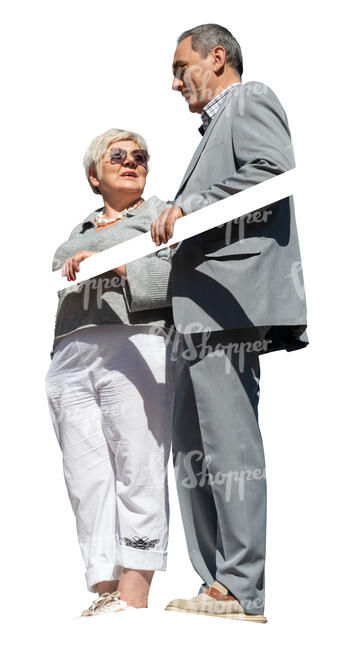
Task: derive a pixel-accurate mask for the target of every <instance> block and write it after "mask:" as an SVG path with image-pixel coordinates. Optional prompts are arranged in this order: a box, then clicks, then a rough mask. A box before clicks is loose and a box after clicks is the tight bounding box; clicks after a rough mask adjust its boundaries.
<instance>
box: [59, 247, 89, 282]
mask: <svg viewBox="0 0 361 650" xmlns="http://www.w3.org/2000/svg"><path fill="white" fill-rule="evenodd" d="M91 255H96V252H95V251H78V252H77V253H75V255H73V256H72V257H68V259H67V260H65V262H64V264H63V266H62V268H61V274H62V275H63V276H64V275H66V277H67V278H68V280H76V273H79V271H80V266H79V264H80V262H82V260H85V259H86V258H87V257H91Z"/></svg>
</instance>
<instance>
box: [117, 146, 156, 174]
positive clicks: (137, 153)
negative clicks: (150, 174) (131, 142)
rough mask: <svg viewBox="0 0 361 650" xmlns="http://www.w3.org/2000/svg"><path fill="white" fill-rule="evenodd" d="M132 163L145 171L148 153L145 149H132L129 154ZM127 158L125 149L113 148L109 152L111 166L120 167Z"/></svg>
mask: <svg viewBox="0 0 361 650" xmlns="http://www.w3.org/2000/svg"><path fill="white" fill-rule="evenodd" d="M131 155H132V156H133V159H134V161H135V162H136V163H137V165H142V166H143V167H145V169H147V163H148V160H149V153H148V152H147V151H146V150H145V149H134V151H132V152H131ZM127 156H128V151H127V150H126V149H121V148H120V147H113V148H112V149H111V150H110V164H111V165H122V164H123V163H124V162H125V161H126V159H127Z"/></svg>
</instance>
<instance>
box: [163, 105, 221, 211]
mask: <svg viewBox="0 0 361 650" xmlns="http://www.w3.org/2000/svg"><path fill="white" fill-rule="evenodd" d="M227 104H228V102H227V101H225V102H223V105H222V106H221V107H220V108H219V109H218V111H217V113H216V115H215V116H214V118H213V119H212V120H211V122H210V124H209V126H208V128H207V130H206V132H205V134H204V136H203V137H202V140H201V141H200V143H199V145H198V147H197V149H196V150H195V152H194V154H193V158H192V160H191V161H190V163H189V165H188V167H187V170H186V173H185V174H184V176H183V179H182V182H181V184H180V186H179V188H178V191H177V193H176V195H175V199H176V198H177V196H179V194H180V193H181V191H182V189H183V187H184V185H185V184H186V182H187V180H188V178H189V177H190V175H191V173H192V171H193V169H194V168H195V166H196V164H197V162H198V160H199V158H200V155H201V153H202V151H203V149H204V147H205V146H206V144H207V142H208V140H209V137H210V135H211V133H212V131H213V129H214V126H215V124H216V122H217V120H219V118H220V116H221V114H222V113H223V111H224V109H225V108H226V106H227Z"/></svg>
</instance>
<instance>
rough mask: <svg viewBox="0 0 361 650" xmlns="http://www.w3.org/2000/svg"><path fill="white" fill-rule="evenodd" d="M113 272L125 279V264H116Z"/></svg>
mask: <svg viewBox="0 0 361 650" xmlns="http://www.w3.org/2000/svg"><path fill="white" fill-rule="evenodd" d="M113 271H115V273H118V275H120V277H121V278H125V279H127V269H126V268H125V264H122V266H117V268H116V269H113Z"/></svg>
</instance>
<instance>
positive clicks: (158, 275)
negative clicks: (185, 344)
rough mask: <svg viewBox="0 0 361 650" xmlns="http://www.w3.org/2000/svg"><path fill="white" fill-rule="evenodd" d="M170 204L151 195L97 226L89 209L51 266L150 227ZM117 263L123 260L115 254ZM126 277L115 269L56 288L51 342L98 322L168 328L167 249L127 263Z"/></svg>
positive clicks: (121, 240) (60, 264)
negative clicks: (117, 217) (109, 223)
mask: <svg viewBox="0 0 361 650" xmlns="http://www.w3.org/2000/svg"><path fill="white" fill-rule="evenodd" d="M166 207H169V205H168V204H167V203H165V202H164V201H161V200H160V199H159V198H158V197H157V196H152V197H151V198H150V199H149V200H148V201H146V202H145V203H143V204H142V205H141V206H139V208H136V209H135V210H130V211H129V212H128V214H127V216H126V217H125V218H124V219H121V220H120V221H118V222H117V223H115V224H114V225H113V226H111V227H109V228H105V229H104V230H99V231H98V232H97V231H96V228H95V225H94V217H95V216H96V214H97V213H98V212H99V211H101V208H100V209H99V210H97V211H95V212H92V213H91V214H90V215H89V217H87V218H86V219H85V220H84V221H82V222H81V223H80V224H79V225H78V226H76V228H74V230H73V231H72V232H71V234H70V237H69V239H68V240H67V241H66V242H64V243H63V244H61V246H59V248H58V249H57V251H56V253H55V255H54V260H53V271H56V270H57V269H60V268H61V267H62V265H63V263H64V261H65V260H66V259H67V258H68V257H71V256H72V255H74V254H75V253H77V252H78V251H80V250H89V251H97V252H100V251H103V250H106V249H107V248H110V247H111V246H115V245H116V244H120V243H121V242H123V241H126V240H127V239H131V238H132V237H136V236H137V235H140V234H142V233H144V232H147V231H149V230H150V224H151V223H152V221H154V219H156V218H157V217H158V216H159V214H160V213H161V212H162V210H163V209H164V208H166ZM119 264H121V260H119ZM126 272H127V279H126V280H125V279H124V278H121V277H120V276H119V275H118V274H117V273H115V272H114V271H108V272H107V273H103V274H102V275H98V276H97V277H95V278H91V279H90V280H86V281H84V282H81V283H80V285H79V286H78V285H73V286H71V287H69V289H62V290H61V291H58V296H59V302H58V309H57V314H56V319H55V332H54V343H53V349H52V351H51V355H50V356H51V357H52V356H53V352H54V349H55V346H56V344H57V343H58V341H60V339H62V338H63V337H64V336H66V335H67V334H70V333H71V332H75V331H76V330H78V329H82V328H84V327H93V326H99V325H114V324H122V323H123V324H126V325H157V326H159V327H164V328H165V329H168V328H170V327H171V325H172V324H173V318H172V308H171V304H172V300H171V262H170V256H169V249H168V248H163V249H161V250H160V251H156V252H155V253H152V254H150V255H147V256H146V257H142V258H140V259H138V260H134V261H133V262H130V263H129V264H126Z"/></svg>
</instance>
